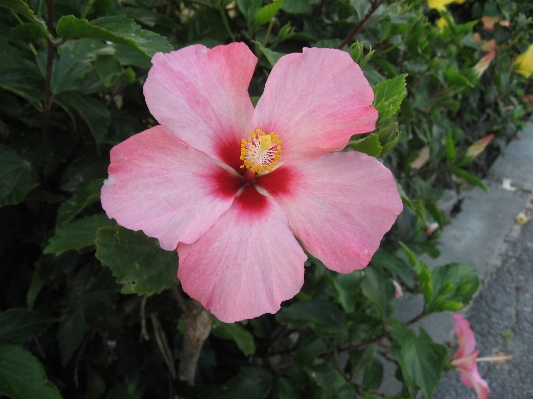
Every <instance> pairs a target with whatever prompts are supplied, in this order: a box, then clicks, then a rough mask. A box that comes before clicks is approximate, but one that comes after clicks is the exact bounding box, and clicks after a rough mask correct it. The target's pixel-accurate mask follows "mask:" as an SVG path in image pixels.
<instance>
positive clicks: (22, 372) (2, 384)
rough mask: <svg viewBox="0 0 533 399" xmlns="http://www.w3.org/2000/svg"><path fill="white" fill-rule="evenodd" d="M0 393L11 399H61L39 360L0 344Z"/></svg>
mask: <svg viewBox="0 0 533 399" xmlns="http://www.w3.org/2000/svg"><path fill="white" fill-rule="evenodd" d="M0 393H2V394H4V395H6V396H8V397H10V398H12V399H62V396H61V394H60V393H59V390H58V389H57V387H56V386H55V385H54V384H53V383H51V382H50V381H48V378H47V376H46V372H45V371H44V368H43V366H42V365H41V363H40V362H39V360H37V358H36V357H35V356H33V355H32V354H31V353H30V352H28V351H27V350H25V349H22V348H21V347H20V346H18V345H11V344H0Z"/></svg>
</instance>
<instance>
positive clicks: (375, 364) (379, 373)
mask: <svg viewBox="0 0 533 399" xmlns="http://www.w3.org/2000/svg"><path fill="white" fill-rule="evenodd" d="M382 381H383V364H382V363H381V362H380V361H379V360H378V359H373V360H372V362H371V363H370V364H369V365H368V367H367V368H365V371H364V373H363V384H362V385H363V387H364V388H367V389H377V388H379V387H380V385H381V383H382Z"/></svg>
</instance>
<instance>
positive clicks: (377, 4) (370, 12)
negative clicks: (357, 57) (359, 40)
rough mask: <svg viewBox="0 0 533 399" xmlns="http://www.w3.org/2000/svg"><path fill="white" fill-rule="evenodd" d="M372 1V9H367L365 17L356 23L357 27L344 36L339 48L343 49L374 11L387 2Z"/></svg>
mask: <svg viewBox="0 0 533 399" xmlns="http://www.w3.org/2000/svg"><path fill="white" fill-rule="evenodd" d="M370 3H371V4H372V5H371V6H370V9H369V10H368V11H367V13H366V14H365V15H364V17H363V18H362V19H361V20H360V21H359V23H358V24H357V25H355V27H354V28H353V29H352V30H351V31H350V33H348V36H346V37H345V38H344V40H343V41H342V42H341V44H339V47H338V49H339V50H342V48H343V47H344V46H346V45H347V44H348V43H349V42H350V40H352V39H353V37H354V36H355V35H356V34H357V33H359V31H360V30H361V29H362V28H363V25H364V24H365V23H366V21H367V20H368V18H370V16H371V15H372V14H374V12H376V10H377V9H378V8H379V6H381V5H382V4H383V3H385V0H370Z"/></svg>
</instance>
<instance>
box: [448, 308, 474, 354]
mask: <svg viewBox="0 0 533 399" xmlns="http://www.w3.org/2000/svg"><path fill="white" fill-rule="evenodd" d="M453 317H454V318H455V325H454V327H453V331H454V332H455V334H456V335H457V342H458V343H459V349H457V352H456V353H455V355H453V359H460V358H463V357H465V356H466V355H469V354H471V353H472V352H474V350H475V349H476V338H475V336H474V332H473V331H472V329H471V328H470V324H469V323H468V321H467V320H465V319H463V317H462V316H461V315H460V314H459V313H455V314H454V315H453Z"/></svg>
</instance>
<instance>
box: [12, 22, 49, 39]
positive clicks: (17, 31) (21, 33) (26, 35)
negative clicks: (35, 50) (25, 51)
mask: <svg viewBox="0 0 533 399" xmlns="http://www.w3.org/2000/svg"><path fill="white" fill-rule="evenodd" d="M11 35H12V36H13V39H15V40H25V41H28V42H35V41H37V40H39V39H47V38H48V35H47V34H46V31H44V30H43V29H42V27H41V26H40V25H37V24H21V25H19V26H17V27H15V28H13V30H12V31H11Z"/></svg>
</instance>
